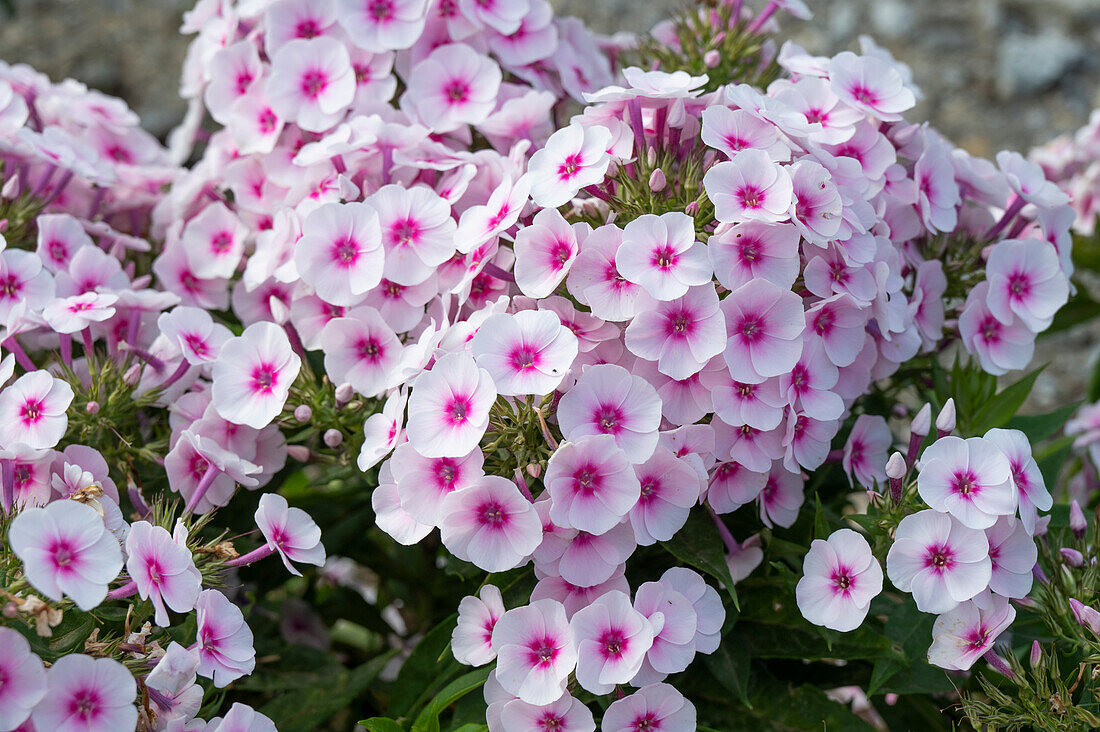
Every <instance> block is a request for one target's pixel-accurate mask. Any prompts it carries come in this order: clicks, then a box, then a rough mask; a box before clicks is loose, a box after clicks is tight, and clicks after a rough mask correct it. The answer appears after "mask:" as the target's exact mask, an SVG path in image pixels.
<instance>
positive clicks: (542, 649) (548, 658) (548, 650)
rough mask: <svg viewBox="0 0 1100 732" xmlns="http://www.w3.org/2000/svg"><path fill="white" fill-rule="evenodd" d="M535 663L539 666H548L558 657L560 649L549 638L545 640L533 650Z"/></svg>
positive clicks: (539, 642)
mask: <svg viewBox="0 0 1100 732" xmlns="http://www.w3.org/2000/svg"><path fill="white" fill-rule="evenodd" d="M531 650H532V652H533V653H532V655H533V656H534V661H535V663H537V664H542V665H547V664H549V663H552V662H553V661H554V659H555V658H556V657H557V655H558V649H557V648H555V647H554V644H553V643H551V642H550V639H549V638H543V639H541V640H539V641H538V642H537V643H535V644H534V646H532V648H531Z"/></svg>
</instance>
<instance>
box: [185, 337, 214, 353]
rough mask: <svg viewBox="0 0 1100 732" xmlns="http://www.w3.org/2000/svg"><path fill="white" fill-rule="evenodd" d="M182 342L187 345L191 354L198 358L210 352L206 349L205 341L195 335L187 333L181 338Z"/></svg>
mask: <svg viewBox="0 0 1100 732" xmlns="http://www.w3.org/2000/svg"><path fill="white" fill-rule="evenodd" d="M183 342H184V343H185V344H187V348H188V349H190V350H191V352H192V353H194V354H196V355H198V356H205V355H207V353H208V352H209V350H210V349H209V348H207V346H206V341H205V340H203V338H202V336H199V335H196V334H195V333H188V334H187V335H185V336H184V337H183Z"/></svg>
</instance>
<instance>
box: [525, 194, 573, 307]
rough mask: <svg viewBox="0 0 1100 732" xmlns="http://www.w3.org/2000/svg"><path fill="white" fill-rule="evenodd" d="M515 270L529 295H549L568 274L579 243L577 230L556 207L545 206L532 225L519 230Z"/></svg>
mask: <svg viewBox="0 0 1100 732" xmlns="http://www.w3.org/2000/svg"><path fill="white" fill-rule="evenodd" d="M512 249H513V250H515V253H516V263H515V266H514V267H513V271H514V273H515V276H516V285H517V286H518V287H519V289H520V292H522V293H523V294H524V295H527V296H528V297H539V298H541V297H546V296H548V295H550V294H551V293H552V292H553V291H554V290H555V289H556V288H557V287H558V285H560V284H561V281H562V280H564V279H565V277H566V275H568V274H569V270H570V269H571V268H572V266H573V261H574V260H575V259H576V258H577V254H578V253H579V251H580V247H579V246H578V245H577V233H576V231H574V227H573V226H570V224H569V223H568V222H567V221H566V220H565V218H564V217H562V215H561V214H560V213H558V210H557V209H554V208H544V209H542V210H541V211H539V212H538V213H537V214H535V218H534V220H533V221H532V223H531V225H530V226H525V227H524V228H522V229H520V230H519V232H517V233H516V240H515V243H514V244H513V245H512Z"/></svg>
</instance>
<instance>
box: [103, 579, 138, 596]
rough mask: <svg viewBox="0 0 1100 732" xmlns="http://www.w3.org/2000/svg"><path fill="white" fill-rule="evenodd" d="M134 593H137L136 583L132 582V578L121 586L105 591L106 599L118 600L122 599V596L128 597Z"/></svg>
mask: <svg viewBox="0 0 1100 732" xmlns="http://www.w3.org/2000/svg"><path fill="white" fill-rule="evenodd" d="M134 594H137V583H136V582H134V581H133V580H130V581H129V582H127V583H126V584H124V585H123V586H122V587H116V588H115V589H113V590H111V591H110V592H108V593H107V599H108V600H119V599H122V598H123V597H130V596H131V595H134Z"/></svg>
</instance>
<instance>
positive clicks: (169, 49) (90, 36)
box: [0, 0, 1100, 408]
mask: <svg viewBox="0 0 1100 732" xmlns="http://www.w3.org/2000/svg"><path fill="white" fill-rule="evenodd" d="M552 2H553V4H554V6H555V7H556V8H557V10H558V11H559V12H560V13H563V14H573V15H577V16H579V17H581V18H583V19H584V20H586V21H587V22H588V23H589V24H590V25H591V26H592V27H593V28H595V29H596V30H598V31H601V32H606V33H610V32H614V31H617V30H628V31H644V30H647V29H648V28H650V27H652V25H653V24H654V23H656V22H657V21H659V20H661V19H662V18H664V17H666V14H667V13H668V12H669V11H670V10H674V9H676V8H679V7H683V6H684V5H685V3H686V2H687V0H552ZM749 2H750V3H754V4H755V5H757V6H760V5H761V4H762V3H763V0H749ZM11 3H12V4H13V5H14V7H15V11H16V12H15V15H14V16H9V15H8V14H6V13H5V12H4V10H3V9H2V7H0V58H2V59H4V60H6V61H8V62H9V63H14V62H26V63H29V64H31V65H33V66H34V67H35V68H37V69H39V70H40V71H43V72H45V73H47V74H49V75H50V76H51V77H52V78H54V79H60V78H63V77H66V76H72V77H75V78H77V79H79V80H81V81H83V82H85V83H87V84H89V85H90V86H93V87H96V88H98V89H101V90H103V91H105V92H108V93H111V94H115V95H117V96H120V97H122V98H123V99H125V100H127V101H128V102H129V103H130V105H131V106H132V107H133V108H134V109H135V110H136V111H137V112H138V113H139V114H140V115H141V118H142V120H143V122H144V124H145V125H146V127H147V128H148V129H150V130H151V131H152V132H154V133H156V134H158V135H163V134H165V133H166V132H167V131H168V130H169V129H170V128H171V127H172V126H173V125H174V124H175V123H176V122H177V121H178V120H179V119H180V117H181V116H182V114H183V105H182V103H181V102H180V100H179V98H178V95H177V82H178V77H179V71H178V70H179V68H180V64H181V62H182V60H183V56H184V52H185V50H186V46H187V41H188V39H187V38H184V37H182V36H180V35H179V34H178V32H177V31H178V28H179V23H180V16H181V14H182V13H183V12H184V11H185V10H186V9H188V8H189V7H190V6H191V4H192V0H11ZM809 4H810V6H811V8H812V9H813V10H814V12H815V14H816V17H815V18H814V19H813V20H812V21H808V22H803V21H796V20H789V19H783V24H784V34H783V35H784V36H785V37H787V36H789V37H792V38H793V39H794V40H796V41H797V42H799V43H801V44H802V45H804V46H805V47H806V48H807V49H809V50H810V51H811V52H812V53H815V54H824V55H827V54H832V53H835V52H837V51H840V50H844V49H853V50H854V49H856V48H857V38H858V36H859V35H860V34H862V33H866V34H869V35H871V36H873V37H874V38H875V39H876V40H877V41H878V42H879V43H880V44H881V45H883V46H885V47H887V48H889V49H890V50H891V51H892V52H893V54H894V55H895V56H896V57H897V58H899V59H901V60H903V61H905V62H906V63H908V64H909V65H910V66H912V68H913V72H914V75H915V78H916V80H917V82H918V84H919V85H920V86H921V87H922V89H923V91H924V94H925V98H924V100H923V101H922V102H921V103H920V106H919V107H918V108H917V110H915V112H914V113H911V114H910V115H909V118H910V119H914V120H928V121H930V122H932V123H933V124H934V125H935V126H937V127H938V128H939V129H940V130H941V131H942V132H943V133H944V134H946V135H947V136H948V137H949V138H951V139H952V140H954V141H955V142H956V143H958V144H960V145H962V146H964V147H966V148H967V149H968V150H970V151H971V152H973V153H975V154H978V155H983V156H991V155H992V154H994V153H996V152H997V151H998V150H1001V149H1004V148H1011V149H1016V150H1021V151H1026V150H1027V149H1029V148H1031V147H1032V146H1034V145H1037V144H1041V143H1043V142H1046V141H1047V140H1049V139H1051V138H1052V137H1054V136H1055V135H1057V134H1058V133H1061V132H1066V131H1070V130H1073V129H1076V128H1077V127H1079V126H1081V125H1082V124H1084V123H1085V121H1086V120H1087V118H1088V114H1089V111H1090V110H1091V109H1092V108H1093V107H1095V106H1100V0H809ZM0 5H2V3H0ZM1098 353H1100V325H1094V326H1092V327H1084V328H1078V329H1075V330H1073V331H1071V332H1069V333H1066V334H1061V335H1057V336H1053V337H1050V338H1046V339H1043V340H1041V341H1040V343H1039V347H1038V349H1037V352H1036V361H1037V362H1042V361H1044V360H1052V361H1053V363H1052V366H1051V368H1050V369H1048V371H1049V372H1050V373H1049V374H1048V375H1045V378H1043V379H1042V381H1041V383H1040V384H1039V385H1038V386H1037V394H1036V395H1035V396H1036V401H1035V404H1034V405H1033V406H1035V407H1039V408H1042V407H1047V406H1053V405H1056V404H1059V403H1062V402H1064V401H1066V400H1071V399H1076V398H1079V395H1080V393H1081V390H1082V386H1083V379H1084V378H1087V377H1086V376H1085V374H1086V372H1087V371H1088V367H1089V364H1091V363H1093V362H1095V359H1096V357H1097V354H1098ZM1055 354H1057V357H1055Z"/></svg>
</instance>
